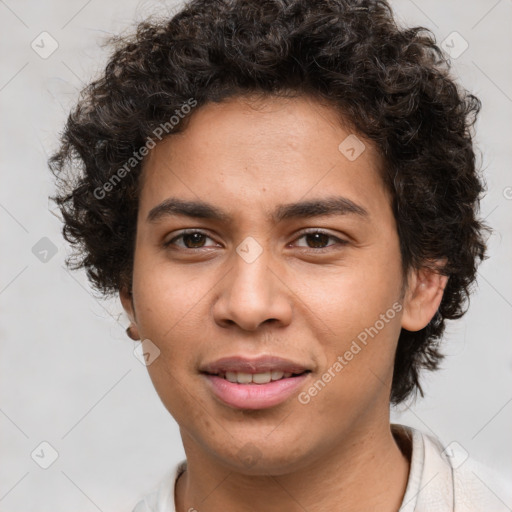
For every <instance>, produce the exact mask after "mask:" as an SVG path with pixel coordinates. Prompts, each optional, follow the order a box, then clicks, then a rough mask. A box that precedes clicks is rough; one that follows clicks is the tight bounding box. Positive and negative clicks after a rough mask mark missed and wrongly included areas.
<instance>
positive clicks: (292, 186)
mask: <svg viewBox="0 0 512 512" xmlns="http://www.w3.org/2000/svg"><path fill="white" fill-rule="evenodd" d="M116 45H117V46H116V52H115V53H114V54H113V55H112V57H111V59H110V61H109V64H108V65H107V68H106V70H105V74H104V76H102V77H101V78H100V79H99V80H97V81H96V82H94V83H92V84H91V85H90V86H89V87H88V88H87V90H86V93H85V95H84V97H83V98H82V99H81V101H80V103H79V105H77V107H76V109H75V110H74V111H73V112H72V114H71V116H70V118H69V120H68V124H67V126H66V130H65V131H64V133H63V138H62V146H61V148H60V150H59V151H58V152H57V153H56V154H55V155H54V156H53V157H52V158H51V160H50V165H51V167H52V169H53V171H54V172H55V174H56V175H57V176H59V177H62V180H63V182H62V188H61V192H60V194H59V195H57V196H56V197H55V200H56V201H57V202H58V204H59V205H60V207H61V210H62V212H63V217H64V221H65V227H64V234H65V236H66V237H67V239H68V240H69V241H70V242H72V243H74V244H76V245H77V247H78V252H77V256H78V261H77V262H75V266H76V267H84V268H85V269H86V270H87V272H88V275H89V277H90V279H91V282H92V283H93V284H94V285H95V286H96V287H97V288H98V289H99V290H101V291H102V292H104V293H112V292H113V293H119V296H120V299H121V302H122V305H123V307H124V309H125V311H126V313H127V315H128V317H129V319H130V322H131V324H130V327H129V328H128V330H127V332H128V334H129V336H130V337H131V338H132V339H136V340H139V339H140V340H141V342H142V345H143V352H144V354H145V357H146V360H147V364H148V371H149V374H150V377H151V379H152V381H153V383H154V386H155V389H156V391H157V393H158V394H159V396H160V398H161V400H162V402H163V404H164V405H165V407H166V408H167V409H168V410H169V412H170V413H171V414H172V416H173V417H174V418H175V419H176V421H177V422H178V424H179V426H180V432H181V436H182V441H183V445H184V448H185V452H186V456H187V460H186V461H183V462H182V463H181V464H179V465H177V466H176V467H174V468H172V471H171V472H170V473H169V474H168V475H167V476H166V478H165V479H164V480H162V482H161V484H159V486H158V488H157V489H156V490H155V492H154V493H152V494H150V495H148V496H146V497H145V498H144V499H143V500H142V501H141V502H140V503H139V504H138V505H137V506H136V508H135V511H136V512H141V511H147V510H151V511H159V512H164V511H166V512H172V511H175V510H176V511H178V512H184V511H189V512H191V511H194V510H197V511H199V512H217V511H232V510H233V511H234V510H237V511H249V510H251V511H252V510H262V511H271V512H272V511H278V510H287V511H295V510H297V511H299V510H301V511H302V510H308V511H310V512H313V511H324V510H336V511H352V512H356V511H367V510H379V511H381V512H388V511H389V512H391V511H397V510H402V511H409V510H411V511H412V510H429V511H430V510H435V511H445V510H446V511H448V510H486V511H487V510H506V508H503V506H504V503H503V502H502V501H501V500H500V499H499V498H497V495H496V492H498V491H496V490H494V491H492V490H490V489H489V487H488V485H491V486H492V487H493V489H498V488H499V486H500V485H501V484H500V483H499V482H498V481H490V480H487V482H491V483H490V484H487V485H486V484H484V483H483V481H482V479H481V475H482V474H483V473H482V471H483V470H482V469H481V468H480V467H479V466H477V465H476V464H475V463H473V462H472V461H467V462H466V463H465V464H463V465H461V466H460V467H456V466H457V464H455V463H454V460H457V457H458V456H459V454H458V453H457V452H456V451H455V452H454V451H449V452H447V451H445V450H444V448H443V447H442V445H441V444H440V442H439V441H437V440H436V439H433V438H430V437H428V436H426V435H424V434H422V433H421V432H419V431H416V430H413V429H410V428H407V427H403V426H399V425H391V424H390V419H389V406H390V403H393V404H398V403H401V402H403V401H404V400H405V399H406V398H408V397H410V396H412V395H413V394H414V393H415V392H416V391H420V392H421V386H420V372H421V370H422V369H430V370H434V369H436V368H437V366H438V363H439V361H440V359H441V357H442V355H441V352H440V350H439V347H438V343H439V340H440V338H441V336H442V333H443V331H444V322H445V320H446V319H453V318H458V317H460V316H462V314H463V313H464V305H465V301H466V299H467V297H468V293H469V292H468V290H469V286H470V285H471V283H472V282H473V281H474V279H475V275H476V268H477V265H478V263H479V262H480V261H481V260H482V259H483V258H484V257H485V249H486V248H485V238H484V234H485V230H486V227H485V226H484V224H483V223H482V222H481V221H480V220H479V219H478V218H477V210H478V202H479V198H480V195H481V192H482V190H483V186H482V181H481V178H480V176H479V174H478V172H477V170H476V169H475V165H474V152H473V146H472V136H471V130H470V129H471V126H472V124H473V122H474V119H475V116H476V114H477V113H478V110H479V107H480V104H479V101H478V100H477V98H475V97H474V96H472V95H470V94H467V93H466V92H464V91H463V90H462V89H460V88H458V87H457V86H456V85H455V84H454V82H453V80H452V79H451V77H450V75H449V68H448V65H447V63H446V62H445V60H444V58H443V56H442V54H441V52H440V51H439V49H438V47H437V46H436V44H435V42H434V39H433V37H432V36H431V35H430V34H429V33H428V31H426V30H424V29H419V28H413V29H402V28H399V27H397V25H396V24H395V22H394V20H393V17H392V13H391V10H390V8H389V6H388V5H387V4H386V3H385V2H382V1H376V2H370V1H362V2H353V1H346V0H337V1H334V0H325V1H319V2H308V1H300V0H299V1H291V0H290V1H284V0H272V1H265V2H262V1H261V0H251V1H241V0H240V1H229V0H218V1H205V0H198V1H193V2H191V3H189V4H187V5H186V6H185V7H184V8H183V9H182V11H180V12H179V13H178V14H176V15H175V16H174V17H173V18H172V19H170V20H163V21H162V22H160V23H149V22H145V23H142V24H140V25H139V27H138V30H137V33H136V34H135V35H134V37H132V38H130V37H128V38H126V39H117V40H116ZM77 163H78V164H79V166H77V167H75V165H74V164H77ZM69 167H71V168H72V169H73V168H74V169H77V170H75V172H74V173H71V175H72V176H75V177H76V176H78V178H79V179H78V182H73V185H72V187H71V189H70V188H69V185H70V182H68V181H67V179H66V178H64V177H63V176H69V175H67V174H64V171H66V170H68V168H69ZM77 173H78V174H77ZM478 475H480V477H479V476H478ZM489 478H491V477H489ZM500 507H501V508H500Z"/></svg>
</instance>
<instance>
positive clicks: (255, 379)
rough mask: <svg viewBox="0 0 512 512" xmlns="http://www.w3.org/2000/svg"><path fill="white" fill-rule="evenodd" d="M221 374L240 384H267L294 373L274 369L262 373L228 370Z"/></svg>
mask: <svg viewBox="0 0 512 512" xmlns="http://www.w3.org/2000/svg"><path fill="white" fill-rule="evenodd" d="M220 376H221V377H224V378H225V379H226V380H228V381H229V382H237V383H238V384H251V383H254V384H267V383H269V382H270V381H272V380H280V379H283V378H284V379H287V378H289V377H291V376H292V373H291V372H282V371H279V370H272V371H271V372H262V373H244V372H226V373H225V374H224V375H222V374H221V375H220Z"/></svg>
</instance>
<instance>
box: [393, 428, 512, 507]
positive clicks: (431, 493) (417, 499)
mask: <svg viewBox="0 0 512 512" xmlns="http://www.w3.org/2000/svg"><path fill="white" fill-rule="evenodd" d="M402 428H404V429H405V431H407V432H408V433H409V436H410V438H411V439H412V458H411V471H410V475H409V482H408V486H407V490H406V496H405V498H404V502H403V505H402V508H401V511H402V512H405V511H406V510H409V509H408V508H407V505H408V504H409V505H412V508H411V507H410V506H409V508H410V509H411V510H415V511H416V512H427V511H432V510H436V511H439V512H445V511H446V512H448V511H453V510H457V511H458V512H476V511H478V512H480V511H486V512H487V511H489V512H490V511H492V512H501V511H503V512H506V511H510V510H511V509H512V508H511V506H512V485H511V484H510V483H508V482H507V481H506V480H505V478H504V477H503V476H502V475H500V474H498V473H497V472H496V471H494V470H492V469H491V468H489V467H487V466H485V465H484V464H482V463H480V462H478V461H476V460H474V459H472V458H471V457H470V456H469V454H468V452H467V451H466V450H465V449H464V447H463V446H462V445H461V444H459V443H458V442H456V441H454V442H451V443H449V444H447V445H446V446H443V444H442V443H441V442H440V441H439V439H437V438H436V437H434V436H431V435H428V434H425V433H423V432H421V431H419V430H416V429H412V428H410V427H402Z"/></svg>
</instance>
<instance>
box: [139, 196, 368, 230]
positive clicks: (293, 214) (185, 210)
mask: <svg viewBox="0 0 512 512" xmlns="http://www.w3.org/2000/svg"><path fill="white" fill-rule="evenodd" d="M324 215H356V216H359V217H361V218H363V219H367V218H368V217H369V213H368V211H367V210H366V209H365V208H363V207H362V206H360V205H358V204H356V203H354V202H353V201H352V200H350V199H348V198H346V197H341V196H334V197H326V198H322V199H312V200H309V201H300V202H298V203H287V204H280V205H278V206H277V208H276V209H275V211H274V212H273V213H271V214H270V215H269V219H270V220H271V221H272V222H274V223H275V224H277V223H278V222H281V221H283V220H288V219H303V218H310V217H321V216H324ZM169 216H183V217H191V218H195V219H209V220H216V221H221V222H225V223H231V222H232V221H233V217H232V216H231V215H229V214H228V213H227V212H225V211H224V210H221V209H220V208H218V207H217V206H214V205H213V204H210V203H207V202H204V201H184V200H182V199H178V198H177V197H169V198H168V199H166V200H165V201H163V202H161V203H160V204H158V205H157V206H155V207H154V208H152V209H151V210H150V212H149V213H148V216H147V219H146V221H147V222H151V223H153V222H158V221H159V220H161V219H163V218H165V217H169Z"/></svg>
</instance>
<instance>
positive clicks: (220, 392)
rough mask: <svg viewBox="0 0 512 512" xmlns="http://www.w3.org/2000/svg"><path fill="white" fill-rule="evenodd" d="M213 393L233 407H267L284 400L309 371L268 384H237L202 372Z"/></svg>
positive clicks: (293, 391)
mask: <svg viewBox="0 0 512 512" xmlns="http://www.w3.org/2000/svg"><path fill="white" fill-rule="evenodd" d="M203 376H204V377H205V378H206V380H207V382H208V385H209V387H210V389H211V391H212V392H213V394H214V395H215V396H216V397H217V398H218V399H219V400H221V401H222V402H224V403H225V404H226V405H229V406H231V407H233V408H235V409H268V408H269V407H275V406H276V405H279V404H281V403H282V402H284V401H286V400H287V399H288V398H290V396H292V395H293V394H295V392H296V391H297V390H298V389H299V388H300V387H301V386H302V385H303V383H304V381H305V380H306V379H307V378H308V376H309V373H303V374H302V375H297V376H293V377H288V378H286V379H280V380H274V381H271V382H269V383H268V384H238V383H236V382H229V381H228V380H226V379H224V378H223V377H219V376H217V375H210V374H203Z"/></svg>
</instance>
